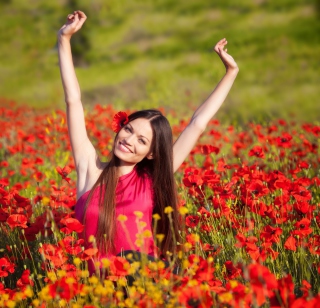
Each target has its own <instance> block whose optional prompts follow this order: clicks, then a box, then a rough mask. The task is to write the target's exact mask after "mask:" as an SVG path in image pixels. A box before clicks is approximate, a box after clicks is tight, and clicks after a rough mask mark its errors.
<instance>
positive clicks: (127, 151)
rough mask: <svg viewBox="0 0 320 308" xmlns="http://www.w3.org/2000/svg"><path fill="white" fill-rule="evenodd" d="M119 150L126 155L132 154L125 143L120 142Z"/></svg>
mask: <svg viewBox="0 0 320 308" xmlns="http://www.w3.org/2000/svg"><path fill="white" fill-rule="evenodd" d="M119 150H120V151H122V152H126V153H132V152H131V151H130V150H129V149H128V148H127V147H126V146H125V145H124V144H123V143H121V142H119Z"/></svg>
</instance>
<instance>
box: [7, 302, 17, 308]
mask: <svg viewBox="0 0 320 308" xmlns="http://www.w3.org/2000/svg"><path fill="white" fill-rule="evenodd" d="M6 305H7V307H8V308H14V307H15V306H16V303H15V302H14V301H12V300H9V301H7V302H6Z"/></svg>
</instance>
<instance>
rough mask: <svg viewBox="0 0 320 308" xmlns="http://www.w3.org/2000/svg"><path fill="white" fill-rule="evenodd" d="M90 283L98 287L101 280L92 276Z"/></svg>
mask: <svg viewBox="0 0 320 308" xmlns="http://www.w3.org/2000/svg"><path fill="white" fill-rule="evenodd" d="M88 280H89V283H91V284H93V285H96V284H97V283H98V282H99V279H98V278H97V277H96V276H91V277H90V278H89V279H88Z"/></svg>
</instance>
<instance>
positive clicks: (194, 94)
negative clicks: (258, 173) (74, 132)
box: [0, 0, 320, 121]
mask: <svg viewBox="0 0 320 308" xmlns="http://www.w3.org/2000/svg"><path fill="white" fill-rule="evenodd" d="M6 2H7V3H6ZM71 2H72V3H73V4H74V5H72V3H71ZM68 4H69V6H68ZM70 6H71V7H74V8H75V9H76V8H79V9H82V10H84V11H85V12H86V13H87V15H88V20H87V22H86V24H85V26H84V27H83V29H82V30H81V33H80V34H77V35H76V36H75V37H74V38H73V42H72V43H73V49H74V50H75V52H76V51H77V52H79V53H80V54H81V58H80V60H79V61H78V63H79V65H78V66H77V75H78V78H79V82H80V85H81V89H82V92H83V101H84V104H85V105H86V106H87V107H89V105H90V104H93V103H97V102H99V103H102V104H105V103H110V102H112V103H113V104H115V107H116V108H117V109H121V108H125V107H130V108H148V107H160V106H164V107H168V108H169V107H171V106H172V107H174V108H175V109H176V110H177V111H178V112H179V113H181V114H188V115H189V114H190V108H195V107H196V106H197V105H198V104H199V103H201V102H202V101H203V100H204V99H205V98H206V97H207V95H208V94H209V93H210V92H211V91H212V89H213V88H214V86H215V85H216V83H217V82H218V81H219V79H220V78H221V76H222V75H223V73H224V67H223V65H222V64H221V63H220V60H219V59H218V57H217V56H216V55H215V54H214V53H212V48H213V46H214V44H215V42H216V41H218V40H219V39H220V38H222V37H227V39H228V41H229V46H228V50H229V52H230V54H232V55H233V56H234V58H235V59H236V60H237V62H238V64H239V67H240V73H239V76H238V78H237V80H236V83H235V85H234V87H233V89H232V91H231V93H230V95H229V96H228V99H227V101H226V103H225V104H224V106H223V107H222V109H221V111H220V112H219V117H221V118H224V119H229V120H237V121H238V120H239V121H245V120H248V119H255V120H257V119H259V118H270V117H273V116H283V117H287V118H288V117H291V115H292V114H294V115H295V117H296V118H297V119H298V120H302V121H312V120H316V119H318V115H319V112H320V107H319V106H320V104H319V98H318V97H319V94H320V93H319V92H320V91H319V89H318V88H319V86H318V84H319V54H320V44H319V43H320V37H319V33H320V22H319V6H317V1H316V0H312V1H302V0H298V1H293V0H291V1H289V0H281V1H276V2H275V1H263V0H261V1H258V0H257V1H242V2H241V3H240V2H238V1H235V0H233V1H231V0H228V1H226V0H224V1H222V0H221V1H214V2H211V1H206V0H188V1H182V0H176V1H172V0H161V1H160V0H153V1H151V0H145V1H142V0H140V1H138V0H127V1H125V0H117V1H116V0H112V1H103V0H95V1H91V2H87V1H84V0H81V1H80V0H72V1H71V0H69V1H45V2H44V1H40V0H33V1H32V2H28V3H25V2H24V1H22V0H11V1H0V9H1V11H2V19H1V22H0V42H1V49H0V95H1V96H2V97H7V98H11V99H15V100H17V101H18V102H19V103H28V104H30V105H32V106H37V107H38V106H39V107H41V106H45V107H48V106H52V107H54V108H55V107H57V106H58V107H63V91H62V86H61V82H60V76H59V70H58V65H57V51H56V48H55V45H56V32H57V30H58V29H59V27H60V26H61V25H62V24H63V22H64V18H65V16H66V15H67V14H68V13H69V12H70ZM186 92H187V93H188V95H186Z"/></svg>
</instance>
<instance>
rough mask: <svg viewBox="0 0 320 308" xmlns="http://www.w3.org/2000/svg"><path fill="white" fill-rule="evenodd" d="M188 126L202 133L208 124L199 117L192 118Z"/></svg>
mask: <svg viewBox="0 0 320 308" xmlns="http://www.w3.org/2000/svg"><path fill="white" fill-rule="evenodd" d="M188 126H190V127H191V128H192V130H194V131H197V132H199V135H201V134H202V133H203V132H204V131H205V130H206V128H207V124H206V123H205V122H204V121H201V120H200V119H199V118H197V117H195V118H192V119H191V121H190V123H189V125H188Z"/></svg>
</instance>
